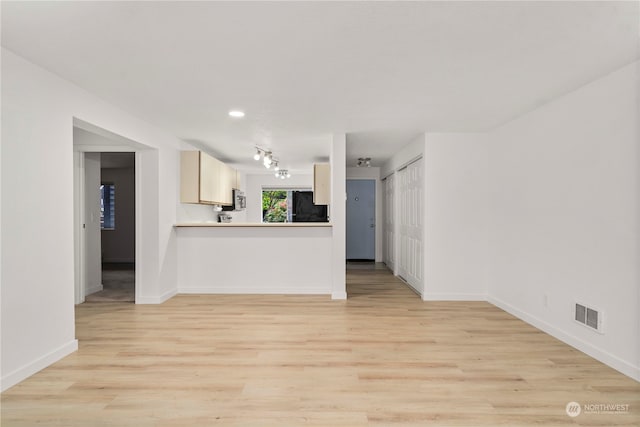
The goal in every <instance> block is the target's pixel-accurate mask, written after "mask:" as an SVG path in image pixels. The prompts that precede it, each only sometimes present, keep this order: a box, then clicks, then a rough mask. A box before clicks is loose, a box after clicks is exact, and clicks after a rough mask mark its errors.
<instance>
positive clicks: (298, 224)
mask: <svg viewBox="0 0 640 427" xmlns="http://www.w3.org/2000/svg"><path fill="white" fill-rule="evenodd" d="M174 227H176V228H182V227H222V228H229V227H231V228H234V227H245V228H247V227H251V228H261V227H263V228H274V227H275V228H278V227H285V228H299V227H333V224H331V223H330V222H270V223H253V222H246V223H241V222H237V223H233V222H185V223H179V224H175V225H174Z"/></svg>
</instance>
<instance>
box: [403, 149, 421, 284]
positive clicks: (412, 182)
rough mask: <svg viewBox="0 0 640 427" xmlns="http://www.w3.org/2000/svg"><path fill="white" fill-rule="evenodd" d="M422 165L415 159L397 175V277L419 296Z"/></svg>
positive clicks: (419, 160)
mask: <svg viewBox="0 0 640 427" xmlns="http://www.w3.org/2000/svg"><path fill="white" fill-rule="evenodd" d="M423 176H424V173H423V161H422V159H418V160H416V161H415V162H413V163H410V164H409V165H407V167H405V168H403V169H400V170H399V171H398V176H397V178H398V181H399V182H398V184H399V185H398V192H399V194H398V198H399V210H398V223H399V230H398V231H399V233H398V234H399V236H398V240H399V251H398V252H399V253H398V275H399V276H401V277H402V278H403V279H404V280H405V281H406V282H407V283H408V284H409V285H410V286H411V287H412V288H414V289H415V290H416V291H417V292H418V293H420V294H421V295H422V292H423V263H424V261H423V256H422V251H423V249H422V248H423V241H422V236H423V231H422V229H423V224H424V218H423V215H424V214H423V212H424V209H423V203H424V202H423V201H424V195H423V194H424V188H423V187H424V179H423Z"/></svg>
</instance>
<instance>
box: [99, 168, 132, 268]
mask: <svg viewBox="0 0 640 427" xmlns="http://www.w3.org/2000/svg"><path fill="white" fill-rule="evenodd" d="M101 180H102V182H109V183H113V184H114V185H115V188H116V191H115V199H116V200H115V209H116V210H115V216H116V217H115V222H116V224H115V229H113V230H102V232H101V236H102V261H103V262H135V260H136V254H135V252H136V240H135V230H136V224H135V219H136V217H135V214H136V209H135V201H136V196H135V169H134V168H102V169H101Z"/></svg>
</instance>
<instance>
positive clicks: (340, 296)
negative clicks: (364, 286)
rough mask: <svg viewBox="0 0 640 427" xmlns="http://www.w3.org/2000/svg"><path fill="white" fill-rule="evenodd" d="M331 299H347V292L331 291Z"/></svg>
mask: <svg viewBox="0 0 640 427" xmlns="http://www.w3.org/2000/svg"><path fill="white" fill-rule="evenodd" d="M331 299H336V300H338V299H347V293H346V292H345V291H338V292H332V293H331Z"/></svg>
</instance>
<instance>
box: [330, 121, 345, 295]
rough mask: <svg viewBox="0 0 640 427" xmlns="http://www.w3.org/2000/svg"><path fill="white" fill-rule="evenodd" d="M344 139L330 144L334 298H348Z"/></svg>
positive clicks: (337, 136) (335, 138)
mask: <svg viewBox="0 0 640 427" xmlns="http://www.w3.org/2000/svg"><path fill="white" fill-rule="evenodd" d="M346 149H347V136H346V135H345V134H344V133H342V134H334V135H333V137H332V141H331V149H330V155H329V158H330V163H331V205H330V206H329V215H330V218H329V222H331V223H332V224H333V227H332V230H331V232H332V235H331V240H332V242H331V270H332V272H331V281H332V286H333V289H332V292H331V298H333V299H346V298H347V275H346V259H347V253H346V252H347V181H346V177H347V173H346V164H347V159H346Z"/></svg>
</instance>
